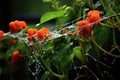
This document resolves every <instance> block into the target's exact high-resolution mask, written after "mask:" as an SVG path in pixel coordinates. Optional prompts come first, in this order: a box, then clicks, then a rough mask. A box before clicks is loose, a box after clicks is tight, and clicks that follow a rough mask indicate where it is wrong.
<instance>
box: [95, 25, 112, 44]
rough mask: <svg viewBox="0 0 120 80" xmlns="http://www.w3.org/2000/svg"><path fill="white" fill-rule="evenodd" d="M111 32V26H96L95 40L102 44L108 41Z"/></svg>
mask: <svg viewBox="0 0 120 80" xmlns="http://www.w3.org/2000/svg"><path fill="white" fill-rule="evenodd" d="M109 34H110V28H108V27H105V26H96V27H95V29H94V38H95V41H96V42H97V43H98V44H99V45H102V44H103V43H104V42H105V41H107V39H108V37H109Z"/></svg>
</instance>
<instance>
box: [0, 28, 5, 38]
mask: <svg viewBox="0 0 120 80" xmlns="http://www.w3.org/2000/svg"><path fill="white" fill-rule="evenodd" d="M4 34H5V33H4V32H3V31H2V30H0V39H2V38H4V37H5V35H4Z"/></svg>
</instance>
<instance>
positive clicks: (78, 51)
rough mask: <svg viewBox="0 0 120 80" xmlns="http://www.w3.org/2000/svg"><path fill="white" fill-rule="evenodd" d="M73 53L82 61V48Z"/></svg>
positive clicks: (74, 50) (77, 48)
mask: <svg viewBox="0 0 120 80" xmlns="http://www.w3.org/2000/svg"><path fill="white" fill-rule="evenodd" d="M73 53H74V54H75V56H76V57H77V58H78V59H80V60H81V59H82V53H81V47H80V46H77V47H75V48H73Z"/></svg>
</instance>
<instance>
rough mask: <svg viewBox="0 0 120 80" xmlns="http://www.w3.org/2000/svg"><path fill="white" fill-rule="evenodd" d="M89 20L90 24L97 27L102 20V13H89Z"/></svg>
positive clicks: (94, 11) (96, 11) (93, 11)
mask: <svg viewBox="0 0 120 80" xmlns="http://www.w3.org/2000/svg"><path fill="white" fill-rule="evenodd" d="M87 20H88V21H89V22H90V23H94V24H95V25H97V24H98V23H99V20H100V11H98V10H92V11H89V12H88V14H87Z"/></svg>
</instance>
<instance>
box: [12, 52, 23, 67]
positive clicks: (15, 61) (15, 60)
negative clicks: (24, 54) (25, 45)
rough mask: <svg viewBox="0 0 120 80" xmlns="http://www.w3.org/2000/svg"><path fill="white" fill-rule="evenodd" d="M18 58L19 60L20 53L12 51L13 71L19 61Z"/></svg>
mask: <svg viewBox="0 0 120 80" xmlns="http://www.w3.org/2000/svg"><path fill="white" fill-rule="evenodd" d="M20 58H21V56H20V51H18V50H16V51H14V52H13V54H12V59H11V63H12V66H13V68H14V69H16V66H17V65H16V64H17V62H18V61H19V60H20Z"/></svg>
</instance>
